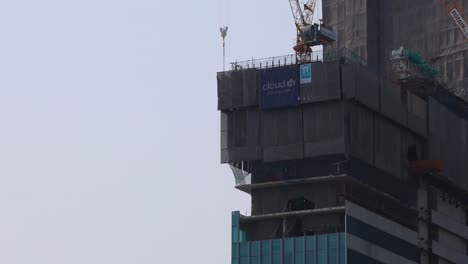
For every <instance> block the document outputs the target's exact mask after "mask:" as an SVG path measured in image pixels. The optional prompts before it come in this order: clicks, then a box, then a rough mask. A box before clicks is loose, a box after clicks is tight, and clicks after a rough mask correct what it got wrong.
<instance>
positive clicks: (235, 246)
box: [231, 243, 239, 258]
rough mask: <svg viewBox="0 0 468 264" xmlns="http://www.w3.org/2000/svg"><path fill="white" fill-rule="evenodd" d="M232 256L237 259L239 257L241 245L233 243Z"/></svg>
mask: <svg viewBox="0 0 468 264" xmlns="http://www.w3.org/2000/svg"><path fill="white" fill-rule="evenodd" d="M231 256H232V257H236V258H238V257H239V244H237V243H232V248H231Z"/></svg>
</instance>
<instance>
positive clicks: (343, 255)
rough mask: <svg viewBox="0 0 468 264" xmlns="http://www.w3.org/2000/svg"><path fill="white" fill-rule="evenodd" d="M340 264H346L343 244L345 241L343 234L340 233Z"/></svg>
mask: <svg viewBox="0 0 468 264" xmlns="http://www.w3.org/2000/svg"><path fill="white" fill-rule="evenodd" d="M339 237H340V249H339V250H340V252H339V254H340V264H345V263H346V261H345V260H346V256H345V252H346V246H345V245H346V244H345V240H346V236H345V234H344V233H340V236H339Z"/></svg>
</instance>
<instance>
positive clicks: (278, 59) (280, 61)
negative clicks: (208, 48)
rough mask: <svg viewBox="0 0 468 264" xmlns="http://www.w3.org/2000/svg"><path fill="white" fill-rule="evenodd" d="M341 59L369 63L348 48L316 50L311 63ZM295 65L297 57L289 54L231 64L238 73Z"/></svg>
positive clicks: (232, 68) (313, 52) (362, 63)
mask: <svg viewBox="0 0 468 264" xmlns="http://www.w3.org/2000/svg"><path fill="white" fill-rule="evenodd" d="M340 59H344V60H345V61H350V62H354V63H358V64H361V65H367V61H366V60H365V59H363V58H362V57H360V56H359V55H357V54H356V53H354V52H353V51H351V50H349V49H346V48H342V49H326V51H324V50H314V51H312V53H311V55H310V62H324V61H338V60H340ZM295 64H297V62H296V55H295V54H289V55H283V56H275V57H268V58H261V59H254V58H252V59H251V60H245V61H236V62H231V70H232V71H236V70H245V69H267V68H274V67H282V66H288V65H295Z"/></svg>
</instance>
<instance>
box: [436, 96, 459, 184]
mask: <svg viewBox="0 0 468 264" xmlns="http://www.w3.org/2000/svg"><path fill="white" fill-rule="evenodd" d="M428 103H429V158H430V159H436V160H441V161H442V162H443V165H444V172H443V174H444V175H445V176H447V177H449V178H451V179H452V180H454V181H455V182H456V184H458V185H459V186H461V187H462V188H464V189H465V190H468V177H467V175H468V121H467V120H465V119H463V118H461V117H459V116H457V115H455V114H454V113H453V112H450V111H449V110H448V109H447V108H446V107H445V106H444V105H442V104H440V103H439V102H437V101H436V100H434V99H432V98H430V99H429V101H428Z"/></svg>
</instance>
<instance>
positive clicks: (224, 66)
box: [219, 26, 228, 72]
mask: <svg viewBox="0 0 468 264" xmlns="http://www.w3.org/2000/svg"><path fill="white" fill-rule="evenodd" d="M219 31H221V37H222V38H223V72H224V71H226V41H225V40H226V36H227V31H228V27H227V26H223V27H221V28H220V29H219Z"/></svg>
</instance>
